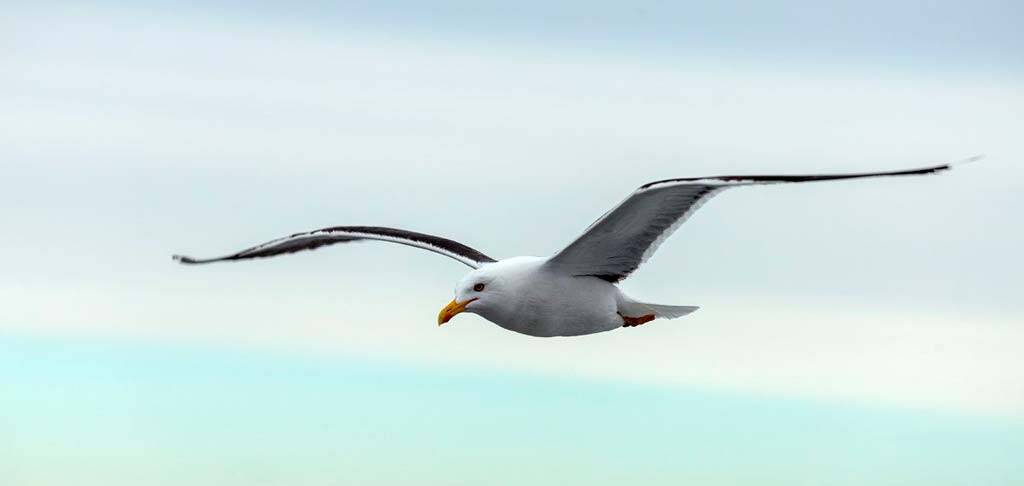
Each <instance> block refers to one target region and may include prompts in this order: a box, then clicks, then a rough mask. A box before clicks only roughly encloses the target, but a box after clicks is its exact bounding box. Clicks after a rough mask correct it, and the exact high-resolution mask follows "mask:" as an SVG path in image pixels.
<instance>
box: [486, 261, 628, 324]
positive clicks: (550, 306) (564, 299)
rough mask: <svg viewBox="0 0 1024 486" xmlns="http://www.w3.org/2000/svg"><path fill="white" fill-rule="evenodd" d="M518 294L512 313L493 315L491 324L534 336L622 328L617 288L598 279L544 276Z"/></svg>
mask: <svg viewBox="0 0 1024 486" xmlns="http://www.w3.org/2000/svg"><path fill="white" fill-rule="evenodd" d="M519 294H520V297H521V300H520V302H519V305H518V306H517V307H516V310H515V312H512V313H510V315H507V316H494V317H495V319H491V320H492V321H493V322H494V323H495V324H498V325H499V326H501V327H503V328H505V329H508V330H510V331H515V332H518V333H522V334H527V335H530V336H538V337H551V336H580V335H584V334H593V333H597V332H603V331H610V330H612V329H616V328H619V327H622V318H621V316H619V315H618V313H617V304H616V296H617V294H618V289H617V288H616V287H615V286H614V285H612V284H611V283H608V282H606V281H604V280H601V279H599V278H595V277H571V276H565V275H545V276H544V278H538V279H535V280H534V282H533V285H531V286H530V288H524V289H520V292H519Z"/></svg>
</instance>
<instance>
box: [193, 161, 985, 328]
mask: <svg viewBox="0 0 1024 486" xmlns="http://www.w3.org/2000/svg"><path fill="white" fill-rule="evenodd" d="M978 158H980V157H973V158H971V159H968V161H972V160H976V159H978ZM952 165H953V164H944V165H936V166H932V167H925V168H921V169H911V170H900V171H889V172H864V173H853V174H824V175H821V174H819V175H741V176H717V177H693V178H680V179H665V180H660V181H655V182H650V183H647V184H644V185H642V186H640V187H639V188H637V189H636V190H635V191H634V192H633V193H632V194H630V195H629V197H627V198H626V199H625V200H623V201H622V202H620V203H619V204H618V205H617V206H615V207H614V208H612V209H611V210H610V211H608V212H607V213H605V214H604V215H603V216H601V217H600V218H598V219H597V221H595V222H594V223H593V224H591V225H590V226H589V227H588V228H587V229H586V230H584V231H583V234H582V235H580V236H579V237H577V238H576V239H575V240H574V241H573V242H571V243H569V245H568V246H566V247H565V248H562V250H561V251H559V252H558V253H556V254H554V255H553V256H550V257H533V256H518V257H512V258H505V259H502V260H495V259H494V258H491V257H489V256H487V255H485V254H483V253H481V252H479V251H477V250H475V249H473V248H470V247H469V246H466V245H464V244H462V243H459V242H457V241H453V240H449V239H447V238H442V237H439V236H434V235H428V234H423V233H417V232H414V231H407V230H402V229H396V228H386V227H380V226H334V227H330V228H323V229H318V230H314V231H309V232H305V233H296V234H293V235H291V236H287V237H284V238H279V239H276V240H273V241H269V242H267V243H263V244H261V245H257V246H254V247H252V248H248V249H245V250H242V251H239V252H237V253H233V254H231V255H227V256H222V257H216V258H205V259H198V258H192V257H188V256H181V255H174V259H175V260H177V261H179V262H181V263H185V264H200V263H211V262H220V261H228V260H247V259H252V258H265V257H272V256H277V255H283V254H286V253H295V252H298V251H303V250H312V249H315V248H319V247H321V246H326V245H333V244H336V243H348V242H353V241H362V240H377V241H386V242H390V243H398V244H402V245H408V246H412V247H416V248H422V249H424V250H429V251H432V252H434V253H439V254H441V255H444V256H447V257H449V258H452V259H455V260H457V261H459V262H461V263H463V264H465V265H467V266H469V267H471V268H472V269H473V270H472V271H470V272H469V273H468V274H466V276H465V277H463V278H462V280H460V281H459V283H458V284H457V285H456V287H455V298H454V299H452V301H451V302H450V303H448V305H446V306H445V307H444V308H443V309H441V312H440V313H439V314H438V316H437V323H438V325H441V324H444V323H446V322H448V321H449V320H450V319H452V318H453V317H455V316H456V315H458V314H460V313H463V312H469V313H473V314H477V315H480V316H481V317H483V318H484V319H487V320H489V321H491V322H493V323H495V324H497V325H499V326H501V327H503V328H505V329H508V330H510V331H515V332H518V333H522V334H527V335H530V336H540V337H550V336H580V335H585V334H594V333H598V332H604V331H610V330H612V329H618V328H620V327H634V326H639V325H641V324H644V323H646V322H649V321H652V320H654V319H657V318H664V319H674V318H677V317H682V316H685V315H687V314H690V313H691V312H693V311H695V310H697V307H695V306H688V305H661V304H651V303H646V302H641V301H638V300H635V299H633V298H631V297H629V296H627V295H626V294H624V293H623V292H622V291H621V290H620V289H619V288H618V287H617V286H616V285H615V284H616V283H618V282H620V281H622V280H623V279H625V278H626V277H628V276H629V275H630V274H632V273H633V271H635V270H636V269H637V268H638V267H639V266H640V264H642V263H643V262H644V261H646V260H647V259H648V258H650V256H651V255H652V254H653V253H654V252H655V250H657V248H658V246H659V245H660V244H661V243H662V242H664V241H665V239H666V238H668V237H669V236H670V235H671V234H672V233H673V232H674V231H675V230H676V229H677V228H679V226H680V225H681V224H683V222H684V221H686V219H687V218H689V217H690V215H692V214H693V212H694V211H696V210H697V208H699V207H700V206H701V205H702V204H704V203H705V202H707V201H708V200H709V199H711V197H713V196H715V195H716V194H718V193H720V192H722V191H724V190H726V189H729V188H733V187H740V186H751V185H761V184H784V183H799V182H816V181H830V180H840V179H860V178H865V177H886V176H914V175H925V174H933V173H937V172H942V171H945V170H949V169H950V168H951V167H952Z"/></svg>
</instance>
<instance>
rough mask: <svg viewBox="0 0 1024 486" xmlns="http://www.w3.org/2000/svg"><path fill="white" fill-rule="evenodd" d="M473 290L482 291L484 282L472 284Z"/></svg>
mask: <svg viewBox="0 0 1024 486" xmlns="http://www.w3.org/2000/svg"><path fill="white" fill-rule="evenodd" d="M473 290H475V291H477V292H482V291H483V290H484V284H482V283H478V284H476V285H474V286H473Z"/></svg>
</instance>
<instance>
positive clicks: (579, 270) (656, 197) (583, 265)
mask: <svg viewBox="0 0 1024 486" xmlns="http://www.w3.org/2000/svg"><path fill="white" fill-rule="evenodd" d="M968 160H976V158H972V159H968ZM951 165H952V164H945V165H936V166H932V167H925V168H923V169H911V170H901V171H890V172H864V173H856V174H823V175H747V176H717V177H694V178H683V179H666V180H662V181H656V182H651V183H649V184H644V185H643V186H640V188H639V189H637V190H636V191H635V192H633V194H631V195H630V196H629V197H628V198H626V200H624V201H622V202H621V203H619V205H618V206H616V207H614V208H612V210H611V211H608V212H607V213H605V215H604V216H602V217H601V218H599V219H598V220H597V221H595V222H594V223H593V224H591V225H590V227H588V228H587V229H586V230H585V231H584V232H583V234H582V235H580V236H579V237H578V238H576V241H573V242H572V243H570V244H569V246H566V247H565V248H563V249H562V250H561V251H559V252H558V253H557V254H555V256H553V257H551V259H550V260H548V263H547V265H549V266H551V267H554V268H557V269H558V270H559V271H562V272H566V273H569V274H572V275H575V276H593V277H598V278H602V279H604V280H607V281H609V282H618V281H619V280H622V279H624V278H626V277H627V276H629V274H630V273H632V272H633V271H634V270H636V269H637V267H639V266H640V264H642V263H643V262H644V261H646V260H647V259H648V258H649V257H650V256H651V255H652V254H653V253H654V252H655V250H657V248H658V245H660V244H661V243H662V242H663V241H665V239H666V238H668V237H669V236H670V235H672V233H673V232H674V231H675V230H676V229H677V228H678V227H679V226H680V225H682V224H683V222H685V221H686V219H687V218H689V217H690V215H691V214H693V213H694V211H696V210H697V209H698V208H699V207H700V206H701V205H702V204H704V203H705V202H707V201H708V200H709V199H711V197H713V196H714V195H715V194H718V193H719V192H721V191H724V190H725V189H728V188H730V187H736V186H745V185H754V184H778V183H787V182H813V181H828V180H839V179H858V178H862V177H880V176H909V175H924V174H932V173H936V172H941V171H944V170H947V169H949V168H950V167H951Z"/></svg>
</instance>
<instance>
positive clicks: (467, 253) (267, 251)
mask: <svg viewBox="0 0 1024 486" xmlns="http://www.w3.org/2000/svg"><path fill="white" fill-rule="evenodd" d="M363 240H378V241H387V242H391V243H398V244H401V245H407V246H412V247H416V248H422V249H424V250H429V251H432V252H434V253H440V254H442V255H444V256H446V257H449V258H454V259H456V260H458V261H460V262H462V263H464V264H466V265H469V266H470V267H473V268H480V267H481V266H482V265H484V264H486V263H491V262H494V261H495V260H494V259H493V258H491V257H489V256H487V255H484V254H483V253H480V252H479V251H476V250H474V249H472V248H470V247H468V246H466V245H463V244H462V243H459V242H457V241H452V240H449V239H447V238H441V237H440V236H433V235H428V234H423V233H417V232H415V231H406V230H401V229H396V228H384V227H380V226H335V227H332V228H323V229H318V230H314V231H309V232H306V233H295V234H294V235H291V236H287V237H284V238H278V239H276V240H273V241H268V242H266V243H263V244H262V245H256V246H254V247H252V248H248V249H245V250H242V251H240V252H237V253H233V254H231V255H226V256H222V257H216V258H192V257H188V256H182V255H174V259H175V260H177V261H179V262H181V263H187V264H196V263H212V262H221V261H227V260H247V259H250V258H266V257H272V256H277V255H283V254H285V253H295V252H297V251H303V250H314V249H316V248H320V247H321V246H326V245H333V244H335V243H348V242H351V241H363Z"/></svg>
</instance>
